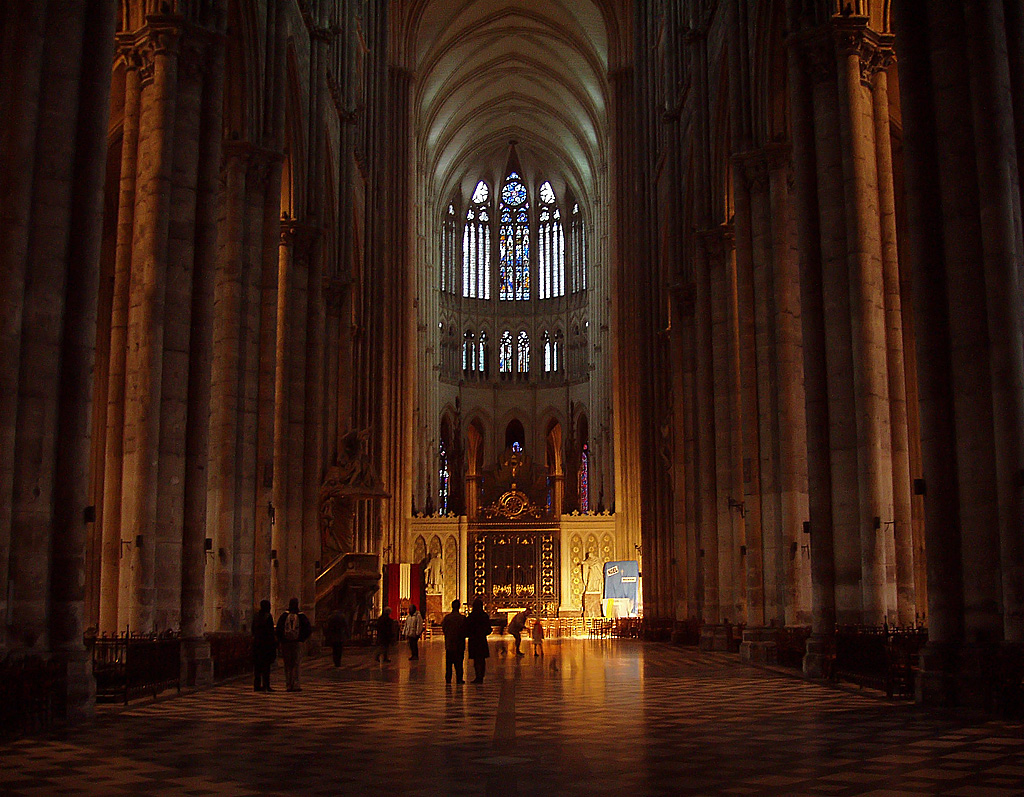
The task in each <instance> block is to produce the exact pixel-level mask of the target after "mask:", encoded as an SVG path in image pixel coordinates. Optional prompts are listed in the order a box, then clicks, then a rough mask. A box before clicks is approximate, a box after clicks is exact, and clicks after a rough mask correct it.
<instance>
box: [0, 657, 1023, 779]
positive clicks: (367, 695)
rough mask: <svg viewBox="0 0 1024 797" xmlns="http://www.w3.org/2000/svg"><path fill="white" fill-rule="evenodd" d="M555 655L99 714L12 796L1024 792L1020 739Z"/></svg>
mask: <svg viewBox="0 0 1024 797" xmlns="http://www.w3.org/2000/svg"><path fill="white" fill-rule="evenodd" d="M545 644H546V653H547V655H546V656H544V657H543V658H540V659H535V658H534V657H533V656H532V655H527V656H526V657H524V658H521V659H518V660H516V659H514V658H510V657H507V656H504V655H497V654H498V651H494V654H495V655H492V658H491V659H490V661H489V665H488V673H487V679H486V682H485V683H484V684H483V685H482V686H479V685H475V684H469V683H467V684H465V685H462V686H457V685H452V686H446V685H445V683H444V679H443V672H442V670H443V651H442V649H441V645H440V643H439V642H437V641H432V642H429V643H426V644H424V645H422V651H421V659H420V661H419V662H409V661H407V660H406V659H407V654H406V653H405V651H404V650H401V651H397V652H396V653H397V655H395V656H393V657H392V663H391V664H389V665H385V666H383V667H381V666H380V665H377V664H375V663H374V661H373V656H372V654H371V653H370V652H369V651H366V650H360V649H355V650H353V649H349V650H346V653H345V659H344V661H343V666H342V667H341V668H340V669H337V670H335V669H334V668H333V667H331V666H330V662H329V658H327V659H319V660H315V661H307V662H306V664H305V667H304V673H303V691H302V692H299V693H286V692H284V691H283V689H279V690H278V691H275V692H274V693H272V694H262V693H253V692H252V686H251V684H250V682H249V681H248V680H244V679H243V680H239V681H234V682H232V683H228V684H224V685H221V686H218V687H216V688H214V689H210V690H207V691H204V692H199V693H193V694H188V695H184V696H182V697H175V698H172V699H167V700H162V701H160V702H157V703H150V704H148V705H144V704H138V705H133V706H130V707H129V708H128V709H126V710H125V709H112V708H101V709H100V712H99V716H98V718H97V720H96V721H95V722H93V723H91V724H89V725H87V726H85V727H79V728H74V729H71V730H70V731H67V732H64V733H61V734H59V735H55V736H51V737H48V738H44V739H22V740H20V741H17V742H13V743H9V744H6V745H0V794H3V795H7V794H11V795H36V794H39V795H52V794H69V795H71V794H95V795H122V794H144V795H172V794H173V795H197V797H198V796H201V795H249V794H296V795H319V794H323V795H339V794H345V795H358V794H372V795H391V794H403V795H441V794H443V795H463V794H465V795H470V794H473V795H477V794H480V795H498V794H502V795H504V794H544V795H550V797H554V796H555V795H600V794H609V795H611V794H615V795H630V796H632V795H641V794H666V795H668V794H671V795H677V794H678V795H682V794H729V795H794V796H795V795H829V796H830V797H844V796H845V795H859V794H870V795H896V794H900V795H937V794H941V795H965V796H968V797H970V796H972V795H978V797H981V796H982V795H1021V794H1024V727H1022V726H1021V724H1019V723H1016V724H1015V723H1004V722H997V721H973V722H972V721H969V720H966V719H964V718H962V717H961V718H955V717H947V716H943V715H941V714H937V713H935V712H932V711H925V710H922V709H919V708H917V707H915V706H913V705H909V704H906V703H890V702H887V701H885V700H884V699H879V698H876V697H874V696H871V695H868V694H857V693H853V692H850V691H839V690H836V689H832V688H828V687H823V686H818V685H815V684H810V683H806V682H804V681H801V680H799V679H796V678H792V677H787V676H785V675H780V674H777V673H773V672H768V671H764V670H759V669H754V668H751V667H746V666H743V665H741V664H739V663H737V662H736V660H735V657H731V656H726V655H724V654H709V653H698V652H696V651H692V650H687V649H680V648H672V647H668V646H663V645H650V644H644V643H639V642H635V641H631V640H573V641H561V642H559V641H557V640H549V641H548V642H546V643H545ZM497 647H503V643H501V642H498V643H492V648H497ZM524 647H526V648H527V649H528V648H529V646H528V645H525V644H524ZM502 652H503V651H502ZM471 674H472V665H469V664H467V677H472V676H471ZM272 681H273V683H274V684H275V685H276V686H281V685H282V684H281V681H282V678H281V676H280V673H279V671H275V673H274V675H273V679H272Z"/></svg>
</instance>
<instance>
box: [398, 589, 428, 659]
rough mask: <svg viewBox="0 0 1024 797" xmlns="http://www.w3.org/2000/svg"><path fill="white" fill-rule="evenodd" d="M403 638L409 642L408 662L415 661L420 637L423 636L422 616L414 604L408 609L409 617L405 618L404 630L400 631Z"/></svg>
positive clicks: (417, 656) (418, 655)
mask: <svg viewBox="0 0 1024 797" xmlns="http://www.w3.org/2000/svg"><path fill="white" fill-rule="evenodd" d="M402 630H403V632H404V633H405V638H406V639H408V640H409V653H411V654H412V655H411V656H409V661H416V659H418V658H419V657H420V637H421V636H422V635H423V615H422V614H420V613H419V610H418V609H417V608H416V604H415V603H414V604H412V605H411V606H410V607H409V616H408V617H406V618H405V628H404V629H402Z"/></svg>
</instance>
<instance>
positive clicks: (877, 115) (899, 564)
mask: <svg viewBox="0 0 1024 797" xmlns="http://www.w3.org/2000/svg"><path fill="white" fill-rule="evenodd" d="M892 62H893V52H892V37H891V36H883V37H880V38H879V42H878V49H877V51H876V53H875V57H874V59H873V60H872V62H871V64H870V69H871V73H872V75H873V76H872V78H871V96H872V100H873V109H872V110H873V116H874V123H875V156H876V162H877V164H878V211H879V220H880V225H879V226H880V233H881V257H882V281H883V286H884V287H883V290H884V294H885V332H886V335H885V344H886V353H887V365H888V381H889V411H890V424H891V451H892V496H893V515H892V521H893V526H892V533H891V535H889V534H888V533H887V535H886V536H887V541H888V538H889V537H890V536H891V540H892V543H893V545H894V550H893V556H894V559H893V560H892V561H893V564H894V565H895V568H896V585H897V592H896V620H897V621H898V623H899V624H900V625H904V626H909V625H913V624H914V622H915V620H916V618H917V598H916V588H915V568H914V559H915V553H914V534H913V527H912V522H913V520H912V517H911V514H912V510H911V496H910V440H909V437H910V430H909V425H908V423H909V422H908V418H907V385H906V363H905V361H904V356H903V310H902V298H901V296H900V268H899V258H898V255H897V246H896V244H897V241H896V199H895V191H894V186H893V173H892V140H891V137H890V134H889V68H890V66H891V65H892ZM891 608H892V607H890V609H891Z"/></svg>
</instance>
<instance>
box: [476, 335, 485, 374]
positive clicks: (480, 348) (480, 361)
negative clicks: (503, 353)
mask: <svg viewBox="0 0 1024 797" xmlns="http://www.w3.org/2000/svg"><path fill="white" fill-rule="evenodd" d="M479 341H480V342H479V343H478V344H477V358H476V370H477V371H480V372H481V373H486V371H487V360H488V357H487V333H486V332H484V331H483V330H481V331H480V338H479Z"/></svg>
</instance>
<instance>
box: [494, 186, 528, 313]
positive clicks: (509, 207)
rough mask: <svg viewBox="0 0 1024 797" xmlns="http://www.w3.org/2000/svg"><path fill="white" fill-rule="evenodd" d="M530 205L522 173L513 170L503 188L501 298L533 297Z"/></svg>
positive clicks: (521, 299) (508, 299)
mask: <svg viewBox="0 0 1024 797" xmlns="http://www.w3.org/2000/svg"><path fill="white" fill-rule="evenodd" d="M529 209H530V205H529V203H528V202H527V201H526V186H524V185H523V182H522V180H521V179H520V178H519V175H518V174H516V173H515V172H510V173H509V175H508V177H507V178H505V185H504V186H502V188H501V215H500V217H499V220H500V227H499V235H500V242H501V243H500V246H501V249H500V254H501V266H500V269H499V277H500V280H501V286H500V288H499V290H498V298H499V299H502V300H506V301H511V300H516V301H526V300H528V299H529V298H530V221H529Z"/></svg>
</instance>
